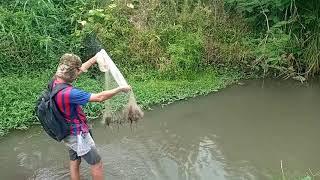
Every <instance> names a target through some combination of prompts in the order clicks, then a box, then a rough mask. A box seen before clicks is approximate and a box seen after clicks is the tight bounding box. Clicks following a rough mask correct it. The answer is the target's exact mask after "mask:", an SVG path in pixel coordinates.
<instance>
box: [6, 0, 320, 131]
mask: <svg viewBox="0 0 320 180" xmlns="http://www.w3.org/2000/svg"><path fill="white" fill-rule="evenodd" d="M319 6H320V5H319V3H317V2H316V0H310V1H308V2H304V1H300V0H215V1H208V0H198V1H192V0H184V1H182V0H170V1H163V0H152V1H145V0H141V1H137V0H130V1H125V0H113V1H107V0H70V1H60V0H41V1H38V0H28V1H27V0H14V1H11V0H4V1H1V2H0V64H1V65H0V80H1V82H2V83H1V85H0V86H1V87H0V92H1V97H2V101H1V102H0V105H1V106H0V107H1V109H0V115H1V117H3V118H2V119H1V121H0V134H1V135H4V134H6V133H7V132H8V131H9V130H10V129H24V128H27V127H28V126H30V125H31V124H33V123H35V122H36V119H35V117H34V115H33V106H34V105H33V104H34V101H35V99H36V97H37V95H38V94H39V92H40V91H41V90H42V89H43V88H44V87H45V85H46V83H47V81H48V79H49V78H50V77H51V76H52V74H53V73H54V72H55V69H56V66H57V62H58V59H59V57H60V56H61V55H62V54H63V53H65V52H67V51H69V52H74V53H77V54H80V55H81V57H82V59H83V60H86V59H88V58H89V57H90V55H92V53H90V52H89V51H88V49H90V43H89V44H88V43H87V44H84V43H83V42H84V41H85V40H86V38H87V37H88V36H92V35H95V36H97V37H98V39H99V40H100V41H101V43H102V44H103V46H104V48H105V49H107V51H108V52H109V54H110V55H111V56H112V58H113V59H114V61H115V62H116V63H117V65H118V66H119V68H120V69H121V71H122V72H123V73H124V75H125V76H126V77H128V78H129V81H130V83H131V84H132V85H133V87H134V90H135V92H136V94H137V95H138V102H139V103H140V104H142V105H143V106H144V107H145V108H147V107H149V106H150V105H151V104H158V103H161V104H162V103H168V102H172V101H175V100H179V99H183V98H186V97H192V96H194V95H197V94H206V93H209V92H211V91H213V90H216V89H219V88H221V87H224V86H225V85H227V84H230V83H232V82H233V81H234V80H236V79H239V78H243V77H247V76H248V75H250V76H251V75H253V76H277V77H285V78H289V77H293V78H295V79H298V80H301V81H304V80H305V79H306V78H309V77H312V76H314V75H316V74H317V73H319V71H320V67H319V56H320V54H319V44H320V33H319V31H320V28H319V26H320V23H319V19H320V18H319V14H320V13H319V9H320V7H319ZM40 72H41V73H40ZM77 85H78V86H80V87H82V88H84V89H86V90H90V91H99V90H101V89H102V85H103V83H102V82H101V77H100V73H99V71H98V70H97V68H95V69H94V70H93V71H91V72H90V73H89V74H87V75H86V76H85V77H84V78H82V79H81V80H79V83H78V84H77ZM181 87H184V88H181ZM100 110H101V106H99V105H96V104H95V105H90V106H88V107H87V109H86V111H87V112H88V113H89V114H90V115H93V114H96V113H97V112H99V111H100Z"/></svg>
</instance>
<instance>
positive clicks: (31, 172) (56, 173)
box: [0, 81, 320, 180]
mask: <svg viewBox="0 0 320 180" xmlns="http://www.w3.org/2000/svg"><path fill="white" fill-rule="evenodd" d="M319 90H320V88H319V83H315V84H311V85H301V84H296V83H292V82H281V83H280V82H279V81H266V82H264V83H262V82H261V81H250V82H248V83H246V84H245V85H243V86H235V87H232V88H228V89H225V90H223V91H221V92H218V93H216V94H213V95H209V96H205V97H199V98H194V99H190V100H188V101H183V102H179V103H176V104H173V105H170V106H167V107H164V108H155V110H154V111H151V112H147V113H146V115H145V119H144V121H142V122H140V123H138V125H136V126H133V127H120V128H119V129H118V128H114V129H111V128H105V127H104V126H103V125H101V124H100V123H99V122H95V123H94V124H93V128H94V138H95V141H96V144H97V146H98V150H99V152H100V154H101V156H102V158H103V162H104V166H105V176H106V177H107V179H150V180H151V179H152V180H154V179H158V180H163V179H166V180H167V179H178V180H180V179H181V180H189V179H190V180H193V179H197V180H198V179H200V180H201V179H204V180H206V179H217V180H220V179H221V180H224V179H271V178H272V177H274V176H278V175H280V173H281V169H280V161H281V160H282V161H283V162H284V170H285V172H287V173H289V172H290V174H302V175H304V174H305V172H307V171H308V169H309V168H310V169H311V170H313V171H314V172H317V170H318V168H319V164H318V159H317V155H318V153H319V152H320V151H319V150H320V145H319V143H316V142H317V140H318V127H319V126H320V121H318V113H317V109H318V107H319V105H320V101H318V100H317V99H319V98H320V95H319V94H320V93H319V92H320V91H319ZM0 147H1V148H0V162H1V164H0V174H1V175H0V177H1V179H12V180H14V179H63V180H64V179H69V170H68V168H69V167H68V165H69V164H68V163H69V162H68V154H67V150H66V148H65V147H64V146H63V145H62V144H59V143H56V142H54V141H53V140H49V139H48V137H47V136H46V135H45V134H44V133H43V132H42V131H41V130H40V129H39V128H38V127H35V128H33V129H31V130H28V131H24V132H14V133H12V134H10V135H9V136H8V137H6V138H3V139H1V141H0ZM81 176H82V179H90V170H89V166H88V165H87V164H86V163H85V161H84V162H83V163H82V164H81Z"/></svg>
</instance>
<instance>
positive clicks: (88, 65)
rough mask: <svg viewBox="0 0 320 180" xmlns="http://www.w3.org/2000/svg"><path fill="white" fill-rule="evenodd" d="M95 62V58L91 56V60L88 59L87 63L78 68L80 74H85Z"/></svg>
mask: <svg viewBox="0 0 320 180" xmlns="http://www.w3.org/2000/svg"><path fill="white" fill-rule="evenodd" d="M96 62H97V58H96V56H93V57H92V58H91V59H89V60H88V61H87V62H85V63H83V64H82V65H81V67H80V73H79V74H81V73H82V72H87V71H88V69H89V68H90V67H91V66H92V65H94V64H95V63H96Z"/></svg>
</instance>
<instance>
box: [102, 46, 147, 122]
mask: <svg viewBox="0 0 320 180" xmlns="http://www.w3.org/2000/svg"><path fill="white" fill-rule="evenodd" d="M96 57H97V61H98V64H99V69H100V71H102V72H104V73H105V76H104V77H105V90H110V89H113V88H116V87H118V86H127V85H128V84H127V82H126V80H125V79H124V77H123V75H122V74H121V72H120V71H119V69H118V68H117V67H116V65H115V64H114V63H113V61H112V60H111V58H110V57H109V55H108V54H107V53H106V51H105V50H103V49H102V50H101V51H100V52H99V53H98V54H97V56H96ZM104 106H105V109H104V112H103V117H102V119H103V122H105V123H106V124H107V125H111V124H115V123H116V124H124V123H133V122H137V121H138V120H140V119H142V118H143V116H144V113H143V111H142V110H141V108H140V106H139V105H138V104H137V102H136V99H135V95H134V92H133V90H131V91H130V92H129V93H120V94H117V95H116V96H114V97H113V98H111V99H109V100H107V101H105V104H104Z"/></svg>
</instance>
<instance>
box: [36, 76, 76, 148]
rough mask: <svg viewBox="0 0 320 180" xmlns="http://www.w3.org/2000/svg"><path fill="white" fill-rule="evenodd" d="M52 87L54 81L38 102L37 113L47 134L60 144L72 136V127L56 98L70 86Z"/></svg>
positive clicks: (59, 85)
mask: <svg viewBox="0 0 320 180" xmlns="http://www.w3.org/2000/svg"><path fill="white" fill-rule="evenodd" d="M52 86H53V81H51V82H50V83H49V85H48V89H47V90H45V91H43V92H42V93H41V95H40V96H39V98H38V100H37V103H36V109H35V111H36V116H37V117H38V119H39V121H40V123H41V125H42V127H43V129H44V130H45V131H46V133H47V134H48V135H49V136H50V137H52V138H53V139H55V140H56V141H59V142H60V141H61V140H63V139H64V138H65V137H67V136H68V135H70V130H69V129H70V125H69V124H68V123H67V122H66V120H65V118H64V117H63V115H62V113H61V112H60V110H59V109H58V107H57V105H56V103H55V100H54V97H55V95H56V94H57V93H58V92H59V91H61V90H63V89H65V88H67V87H68V86H69V85H68V84H64V83H63V84H57V85H55V86H54V88H52Z"/></svg>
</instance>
